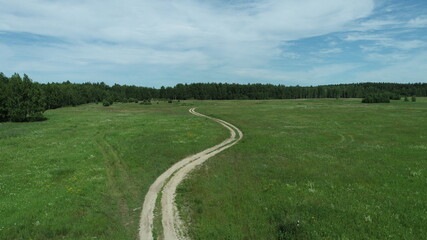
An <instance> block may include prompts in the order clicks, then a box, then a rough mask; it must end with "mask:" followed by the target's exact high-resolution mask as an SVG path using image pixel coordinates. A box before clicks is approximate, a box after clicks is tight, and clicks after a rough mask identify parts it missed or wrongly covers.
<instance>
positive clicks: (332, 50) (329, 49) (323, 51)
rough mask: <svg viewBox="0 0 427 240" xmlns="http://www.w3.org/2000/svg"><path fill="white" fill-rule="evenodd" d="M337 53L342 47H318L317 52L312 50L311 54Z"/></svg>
mask: <svg viewBox="0 0 427 240" xmlns="http://www.w3.org/2000/svg"><path fill="white" fill-rule="evenodd" d="M337 53H342V49H341V48H325V49H320V50H319V51H318V52H314V53H313V54H317V55H329V54H337Z"/></svg>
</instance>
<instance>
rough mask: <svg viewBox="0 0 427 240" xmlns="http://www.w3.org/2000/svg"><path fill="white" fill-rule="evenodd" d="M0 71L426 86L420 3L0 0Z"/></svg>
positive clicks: (424, 19) (172, 80) (152, 79)
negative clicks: (420, 83)
mask: <svg viewBox="0 0 427 240" xmlns="http://www.w3.org/2000/svg"><path fill="white" fill-rule="evenodd" d="M0 6H2V7H1V8H0V71H1V72H4V73H5V74H6V75H8V76H9V75H11V74H12V73H14V72H17V73H21V74H22V73H27V74H28V75H29V76H30V77H31V78H32V79H33V80H35V81H38V82H52V81H54V82H62V81H66V80H70V81H72V82H87V81H90V82H100V81H103V82H105V83H107V84H114V83H119V84H133V85H139V86H149V87H160V86H162V85H165V86H173V85H175V84H177V83H192V82H232V83H272V84H284V85H322V84H335V83H353V82H401V83H406V82H427V77H426V76H427V1H425V0H405V1H398V0H358V1H343V0H322V1H319V0H298V1H294V0H247V1H244V0H180V1H174V0H156V1H154V0H152V1H146V0H122V1H119V0H103V1H101V0H87V1H83V0H73V1H71V0H14V1H10V0H0Z"/></svg>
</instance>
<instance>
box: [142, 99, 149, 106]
mask: <svg viewBox="0 0 427 240" xmlns="http://www.w3.org/2000/svg"><path fill="white" fill-rule="evenodd" d="M140 104H143V105H151V101H150V100H144V101H142V102H141V103H140Z"/></svg>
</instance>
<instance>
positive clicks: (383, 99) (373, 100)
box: [362, 93, 390, 103]
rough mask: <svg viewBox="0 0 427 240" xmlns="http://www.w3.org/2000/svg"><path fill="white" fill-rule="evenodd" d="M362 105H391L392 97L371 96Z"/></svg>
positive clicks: (385, 95)
mask: <svg viewBox="0 0 427 240" xmlns="http://www.w3.org/2000/svg"><path fill="white" fill-rule="evenodd" d="M362 103H390V97H389V95H388V94H384V93H383V94H371V95H368V96H366V97H365V98H364V99H363V100H362Z"/></svg>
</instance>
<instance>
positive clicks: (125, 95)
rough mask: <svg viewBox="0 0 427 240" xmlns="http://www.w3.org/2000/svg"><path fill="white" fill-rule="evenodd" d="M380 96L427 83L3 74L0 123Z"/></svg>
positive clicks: (396, 95) (423, 92) (408, 92)
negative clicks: (65, 113)
mask: <svg viewBox="0 0 427 240" xmlns="http://www.w3.org/2000/svg"><path fill="white" fill-rule="evenodd" d="M374 95H381V96H382V97H384V96H386V98H389V99H400V97H407V96H419V97H425V96H427V83H411V84H409V83H408V84H400V83H354V84H338V85H324V86H285V85H272V84H235V83H232V84H229V83H192V84H177V85H176V86H174V87H164V86H162V87H161V88H160V89H156V88H148V87H140V86H129V85H119V84H114V85H113V86H109V85H107V84H105V83H103V82H101V83H89V82H87V83H71V82H69V81H66V82H63V83H47V84H41V83H37V82H33V81H32V80H31V79H30V78H29V77H28V76H27V75H26V74H24V76H23V77H21V76H20V75H19V74H16V73H15V74H13V75H12V76H11V77H7V76H5V75H4V74H3V73H0V121H3V122H4V121H13V122H26V121H38V120H43V119H44V117H43V112H44V111H45V110H47V109H55V108H60V107H65V106H77V105H81V104H85V103H99V102H109V103H113V102H135V101H143V100H145V101H149V100H151V99H163V100H186V99H198V100H235V99H249V100H251V99H253V100H261V99H298V98H369V96H374Z"/></svg>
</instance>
